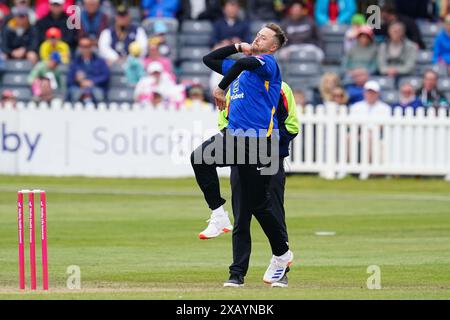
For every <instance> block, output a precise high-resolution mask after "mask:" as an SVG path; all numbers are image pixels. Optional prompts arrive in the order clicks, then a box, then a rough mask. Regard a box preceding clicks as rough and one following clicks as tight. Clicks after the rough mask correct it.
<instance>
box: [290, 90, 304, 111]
mask: <svg viewBox="0 0 450 320" xmlns="http://www.w3.org/2000/svg"><path fill="white" fill-rule="evenodd" d="M292 93H293V95H294V100H295V103H296V104H297V106H298V107H304V106H306V103H307V102H308V101H306V97H305V93H304V92H303V91H302V90H301V89H294V90H292Z"/></svg>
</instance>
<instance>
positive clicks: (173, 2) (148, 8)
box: [141, 0, 180, 18]
mask: <svg viewBox="0 0 450 320" xmlns="http://www.w3.org/2000/svg"><path fill="white" fill-rule="evenodd" d="M179 2H180V1H179V0H142V1H141V7H142V9H143V10H144V17H146V18H153V17H168V18H175V16H176V14H177V12H178V8H179V5H180V3H179Z"/></svg>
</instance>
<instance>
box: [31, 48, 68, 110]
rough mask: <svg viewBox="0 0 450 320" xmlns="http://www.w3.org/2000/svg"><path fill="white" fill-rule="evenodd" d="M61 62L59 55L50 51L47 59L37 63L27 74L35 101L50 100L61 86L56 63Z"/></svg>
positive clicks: (59, 72) (59, 73)
mask: <svg viewBox="0 0 450 320" xmlns="http://www.w3.org/2000/svg"><path fill="white" fill-rule="evenodd" d="M60 63H61V55H60V54H59V53H58V52H52V53H51V54H50V56H49V59H48V60H46V61H41V62H39V63H37V64H36V65H35V66H34V68H33V70H31V73H30V75H29V76H28V83H29V84H30V85H31V90H32V92H33V97H34V98H35V99H36V100H37V101H47V102H49V101H51V100H52V99H53V98H54V97H55V96H56V95H57V94H58V93H60V92H58V91H59V90H61V89H62V88H63V84H62V78H61V71H60V70H58V65H59V64H60Z"/></svg>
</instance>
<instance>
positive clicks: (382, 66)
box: [378, 22, 417, 78]
mask: <svg viewBox="0 0 450 320" xmlns="http://www.w3.org/2000/svg"><path fill="white" fill-rule="evenodd" d="M416 59H417V46H416V45H415V44H414V43H412V42H411V41H410V40H408V39H407V38H406V37H405V26H404V25H403V24H402V23H400V22H395V23H393V24H391V25H390V26H389V38H388V40H387V41H386V42H384V43H382V44H381V45H380V48H379V50H378V70H379V72H380V73H381V74H382V75H385V76H389V77H395V78H397V77H398V76H405V75H410V74H411V73H412V72H413V71H414V68H415V67H416Z"/></svg>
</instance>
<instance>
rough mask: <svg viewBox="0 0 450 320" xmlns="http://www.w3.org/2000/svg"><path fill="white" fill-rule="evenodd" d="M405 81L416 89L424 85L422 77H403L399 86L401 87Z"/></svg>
mask: <svg viewBox="0 0 450 320" xmlns="http://www.w3.org/2000/svg"><path fill="white" fill-rule="evenodd" d="M405 83H409V84H411V85H412V86H413V87H414V89H416V90H417V89H419V88H420V87H421V86H422V78H421V77H403V78H401V79H400V81H399V87H401V86H402V85H403V84H405Z"/></svg>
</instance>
